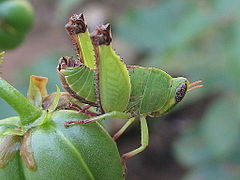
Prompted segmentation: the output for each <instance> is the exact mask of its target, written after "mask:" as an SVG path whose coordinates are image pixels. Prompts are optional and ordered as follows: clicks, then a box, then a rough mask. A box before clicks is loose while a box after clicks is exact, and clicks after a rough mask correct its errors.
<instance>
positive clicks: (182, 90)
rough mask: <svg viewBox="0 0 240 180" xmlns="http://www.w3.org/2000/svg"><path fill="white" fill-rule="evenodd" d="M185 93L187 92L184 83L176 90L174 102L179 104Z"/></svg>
mask: <svg viewBox="0 0 240 180" xmlns="http://www.w3.org/2000/svg"><path fill="white" fill-rule="evenodd" d="M186 92H187V84H186V83H183V84H180V85H179V86H178V88H177V90H176V95H175V100H176V102H180V101H181V100H182V99H183V97H184V96H185V94H186Z"/></svg>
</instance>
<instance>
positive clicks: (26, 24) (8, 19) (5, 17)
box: [0, 0, 34, 50]
mask: <svg viewBox="0 0 240 180" xmlns="http://www.w3.org/2000/svg"><path fill="white" fill-rule="evenodd" d="M33 19H34V13H33V10H32V7H31V5H30V4H29V3H28V2H27V1H25V0H8V1H0V50H8V49H12V48H15V47H16V46H18V45H19V44H20V43H21V42H22V40H23V39H24V37H25V34H26V33H27V32H28V31H29V29H30V28H31V26H32V23H33Z"/></svg>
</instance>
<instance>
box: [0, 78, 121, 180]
mask: <svg viewBox="0 0 240 180" xmlns="http://www.w3.org/2000/svg"><path fill="white" fill-rule="evenodd" d="M30 82H31V83H30V87H29V91H28V99H29V100H31V102H32V103H33V104H35V105H36V106H37V107H35V106H33V105H32V104H31V103H29V100H27V99H26V98H25V97H23V96H22V95H21V94H20V93H19V92H18V91H17V90H16V89H15V88H13V87H12V86H11V85H9V84H8V83H7V82H6V81H4V80H3V79H1V78H0V97H2V98H3V99H4V100H5V101H6V102H7V103H8V104H9V105H11V106H12V107H13V108H14V109H15V110H16V111H17V112H18V114H19V116H17V117H10V118H7V119H3V120H1V121H0V134H1V135H2V136H0V179H4V180H22V179H26V180H28V179H29V180H43V179H51V180H59V179H69V180H70V179H71V180H75V179H76V180H78V179H83V180H84V179H86V180H91V179H99V180H112V179H114V180H115V179H116V180H120V179H124V177H123V169H122V164H121V161H120V156H119V153H118V150H117V147H116V144H115V142H114V141H113V140H112V138H111V137H110V136H109V135H108V133H107V132H106V131H105V130H104V129H103V128H102V126H101V125H100V124H98V123H91V124H89V125H86V126H74V127H70V128H66V127H64V125H63V124H64V122H65V121H66V120H84V119H86V118H88V116H87V115H85V114H81V113H78V112H76V111H72V110H56V108H57V107H58V104H59V103H58V102H59V100H60V101H61V99H62V103H61V104H64V103H67V102H66V101H68V100H67V99H68V98H67V97H68V95H67V94H61V93H60V92H59V90H58V91H57V92H56V93H55V94H54V96H55V97H54V98H52V95H47V91H46V87H45V86H46V78H43V77H37V76H32V77H31V80H30ZM61 95H63V96H64V97H61ZM9 97H10V98H9ZM70 100H71V101H72V99H70ZM40 102H42V104H43V107H45V108H47V109H42V110H41V109H40V108H39V103H40ZM50 104H51V105H50ZM23 108H24V109H23Z"/></svg>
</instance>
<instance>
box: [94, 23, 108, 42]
mask: <svg viewBox="0 0 240 180" xmlns="http://www.w3.org/2000/svg"><path fill="white" fill-rule="evenodd" d="M91 39H92V42H93V44H94V45H110V44H111V42H112V35H111V25H110V24H109V23H108V24H105V25H101V26H97V28H96V29H95V30H94V31H93V32H92V34H91Z"/></svg>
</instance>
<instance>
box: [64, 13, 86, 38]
mask: <svg viewBox="0 0 240 180" xmlns="http://www.w3.org/2000/svg"><path fill="white" fill-rule="evenodd" d="M65 28H66V30H67V31H68V33H69V34H70V35H71V34H73V33H75V34H79V33H84V32H86V30H87V24H86V22H85V19H84V15H83V14H82V13H81V14H74V15H72V16H71V17H70V19H69V21H68V23H67V24H66V25H65Z"/></svg>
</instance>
